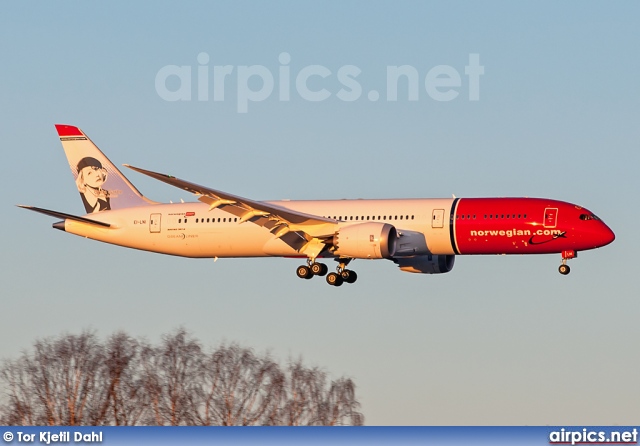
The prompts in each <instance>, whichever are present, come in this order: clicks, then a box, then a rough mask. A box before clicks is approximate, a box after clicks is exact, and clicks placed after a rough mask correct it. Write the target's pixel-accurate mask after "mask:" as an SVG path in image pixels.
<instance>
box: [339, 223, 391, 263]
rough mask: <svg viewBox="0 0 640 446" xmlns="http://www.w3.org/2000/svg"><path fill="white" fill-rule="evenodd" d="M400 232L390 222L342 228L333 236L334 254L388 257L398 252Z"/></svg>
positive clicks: (359, 256) (354, 256)
mask: <svg viewBox="0 0 640 446" xmlns="http://www.w3.org/2000/svg"><path fill="white" fill-rule="evenodd" d="M397 240H398V233H397V232H396V228H395V227H393V226H392V225H390V224H388V223H376V222H369V223H360V224H355V225H350V226H346V227H344V228H341V229H340V230H339V231H338V232H336V235H335V236H334V237H333V246H334V247H335V250H334V251H333V253H334V254H336V255H339V256H345V257H351V258H354V259H388V258H391V257H393V255H394V254H395V252H396V242H397Z"/></svg>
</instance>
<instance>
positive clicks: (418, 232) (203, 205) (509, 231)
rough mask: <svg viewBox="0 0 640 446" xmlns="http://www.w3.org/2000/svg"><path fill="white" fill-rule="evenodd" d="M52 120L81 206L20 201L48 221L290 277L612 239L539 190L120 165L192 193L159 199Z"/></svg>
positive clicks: (426, 264) (420, 268) (417, 266)
mask: <svg viewBox="0 0 640 446" xmlns="http://www.w3.org/2000/svg"><path fill="white" fill-rule="evenodd" d="M56 130H57V132H58V135H59V137H60V141H61V142H62V146H63V149H64V151H65V154H66V156H67V160H68V162H69V165H70V167H71V172H72V173H73V176H74V179H75V182H76V186H77V188H78V192H79V193H80V198H81V200H82V203H83V205H84V209H85V212H86V213H85V214H83V215H73V214H67V213H62V212H58V211H52V210H48V209H43V208H38V207H33V206H24V205H18V206H19V207H22V208H25V209H28V210H32V211H36V212H40V213H42V214H46V215H49V216H52V217H55V218H59V219H60V220H61V221H59V222H57V223H54V224H53V227H54V228H55V229H59V230H62V231H66V232H69V233H71V234H75V235H79V236H82V237H86V238H90V239H94V240H98V241H101V242H105V243H111V244H114V245H120V246H124V247H128V248H134V249H139V250H144V251H151V252H156V253H162V254H169V255H175V256H182V257H192V258H215V259H218V258H225V257H290V258H303V259H306V262H305V263H304V264H302V265H300V266H299V267H298V268H297V269H296V274H297V275H298V277H300V278H302V279H311V278H313V277H314V276H326V278H325V279H326V282H327V283H328V284H330V285H333V286H341V285H342V284H343V283H348V284H350V283H354V282H355V281H356V279H357V277H358V276H357V274H356V272H355V271H353V270H351V269H347V266H348V265H349V263H350V262H352V261H353V260H356V259H387V260H391V261H392V262H394V263H395V264H396V265H397V266H398V267H399V268H400V270H401V271H405V272H410V273H422V274H442V273H448V272H450V271H451V270H452V269H453V266H454V262H455V257H456V256H458V255H480V254H484V255H487V254H561V260H562V261H561V265H560V266H559V268H558V270H559V272H560V273H561V274H563V275H567V274H569V271H570V268H569V265H567V260H569V259H573V258H575V257H577V255H578V252H579V251H585V250H589V249H595V248H599V247H602V246H605V245H608V244H609V243H611V242H613V240H614V239H615V234H614V233H613V231H612V230H611V229H610V228H609V227H608V226H607V225H606V224H605V223H604V222H603V221H602V220H601V219H600V218H598V217H597V216H596V215H595V214H594V213H592V212H591V211H589V210H588V209H586V208H583V207H582V206H578V205H575V204H572V203H567V202H563V201H558V200H552V199H547V198H457V197H455V196H453V197H452V198H424V199H382V200H376V199H357V200H351V199H342V200H306V201H300V200H296V201H294V200H280V201H256V200H252V199H248V198H243V197H240V196H237V195H232V194H230V193H227V192H223V191H220V190H217V189H211V188H209V187H205V186H200V185H198V184H195V183H191V182H189V181H185V180H182V179H179V178H176V177H174V176H172V175H165V174H162V173H157V172H153V171H150V170H145V169H141V168H139V167H134V166H130V165H128V164H124V166H126V167H128V168H129V169H132V170H134V171H136V172H139V173H141V174H144V175H147V176H150V177H152V178H155V179H157V180H160V181H162V182H164V183H167V184H170V185H172V186H175V187H177V188H180V189H183V190H186V191H188V192H190V193H193V194H195V195H196V196H197V197H198V198H197V200H198V201H197V202H188V203H187V202H181V203H157V202H154V201H151V200H149V199H148V198H146V197H144V196H143V195H142V194H141V193H140V192H139V191H138V189H136V187H135V186H134V185H133V184H132V183H131V182H130V181H129V180H128V179H127V178H126V177H125V176H124V175H123V174H122V173H121V172H120V171H119V170H118V169H117V168H116V167H115V165H114V164H113V163H111V161H109V159H108V158H107V157H106V156H105V155H104V154H103V153H102V152H101V151H100V149H98V147H97V146H96V145H95V144H94V143H93V142H92V141H91V140H90V139H89V138H88V137H87V135H86V134H85V133H84V132H82V130H80V129H79V128H78V127H75V126H71V125H62V124H57V125H56ZM321 259H334V260H335V261H337V267H336V271H335V272H330V273H328V270H329V267H328V266H327V265H326V263H321V261H320V260H321ZM327 273H328V274H327Z"/></svg>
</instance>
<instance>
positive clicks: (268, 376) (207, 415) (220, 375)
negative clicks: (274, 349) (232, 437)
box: [195, 344, 284, 426]
mask: <svg viewBox="0 0 640 446" xmlns="http://www.w3.org/2000/svg"><path fill="white" fill-rule="evenodd" d="M283 383H284V376H283V374H282V372H281V371H280V368H279V367H278V365H277V364H276V363H275V362H273V361H272V360H271V359H270V358H269V357H268V356H265V357H262V358H259V357H257V356H256V355H255V354H254V353H253V351H252V350H251V349H248V348H242V347H240V346H238V345H236V344H232V345H230V346H225V345H222V346H220V347H219V348H218V349H217V350H215V351H214V352H213V353H212V354H211V355H210V356H209V357H208V358H207V360H206V362H205V363H204V369H203V381H202V387H201V392H200V400H199V401H197V402H196V404H195V409H196V410H195V413H196V414H197V422H198V424H203V425H220V426H235V425H241V426H252V425H261V424H267V420H268V419H269V418H270V416H271V415H272V414H274V413H277V409H278V405H279V403H280V399H281V396H282V391H283Z"/></svg>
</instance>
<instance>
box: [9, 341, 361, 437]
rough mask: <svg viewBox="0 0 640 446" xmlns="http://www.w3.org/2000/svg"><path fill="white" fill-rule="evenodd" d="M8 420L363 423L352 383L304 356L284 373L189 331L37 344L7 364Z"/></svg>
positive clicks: (266, 358) (272, 364) (266, 357)
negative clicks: (205, 343)
mask: <svg viewBox="0 0 640 446" xmlns="http://www.w3.org/2000/svg"><path fill="white" fill-rule="evenodd" d="M0 380H2V381H3V383H2V384H4V388H6V389H7V390H6V394H5V395H4V398H0V424H10V425H116V426H119V425H174V426H177V425H222V426H232V425H242V426H249V425H345V424H351V425H361V424H363V422H364V418H363V416H362V414H361V413H360V412H358V411H357V409H358V408H359V406H360V405H359V403H358V401H357V399H356V397H355V384H354V383H353V381H352V380H350V379H346V378H340V379H338V380H336V381H332V382H330V384H328V385H327V375H326V373H324V372H323V371H322V370H320V369H319V368H317V367H314V368H308V367H306V366H304V365H303V363H302V360H300V359H299V360H297V361H291V362H290V363H289V365H288V367H287V368H286V369H285V370H284V371H283V370H282V369H281V367H280V366H279V365H278V364H277V363H276V362H274V361H273V360H272V359H271V357H270V356H269V355H268V354H265V355H256V354H255V353H254V352H253V350H251V349H249V348H244V347H241V346H239V345H237V344H231V345H225V344H222V345H220V346H219V347H217V348H215V349H213V350H211V351H208V352H204V351H203V349H202V347H201V345H200V343H199V342H198V341H196V340H195V339H193V338H192V337H191V336H190V335H189V334H188V333H187V332H186V331H185V330H184V329H179V330H177V331H175V332H173V333H171V334H169V335H165V336H163V338H162V341H161V343H160V344H159V345H158V346H152V345H150V344H148V343H146V342H144V341H139V340H135V339H133V338H131V337H130V336H129V335H127V334H126V333H123V332H118V333H115V334H113V335H112V336H110V337H109V338H108V339H107V340H106V342H105V343H104V344H100V343H99V342H98V341H97V339H96V336H95V334H94V333H92V332H90V331H84V332H82V333H81V334H79V335H69V334H65V335H62V336H60V337H58V338H46V339H43V340H37V341H36V342H35V343H34V345H33V351H32V352H31V353H29V352H26V351H25V352H23V353H22V355H21V356H20V357H19V358H18V359H16V360H6V361H4V363H3V365H2V367H1V368H0Z"/></svg>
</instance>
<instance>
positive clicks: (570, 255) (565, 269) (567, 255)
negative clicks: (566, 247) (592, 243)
mask: <svg viewBox="0 0 640 446" xmlns="http://www.w3.org/2000/svg"><path fill="white" fill-rule="evenodd" d="M576 257H578V253H577V252H575V251H562V265H560V266H559V267H558V272H559V273H560V274H562V275H563V276H566V275H567V274H569V273H570V272H571V268H569V265H567V260H569V259H574V258H576Z"/></svg>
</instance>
